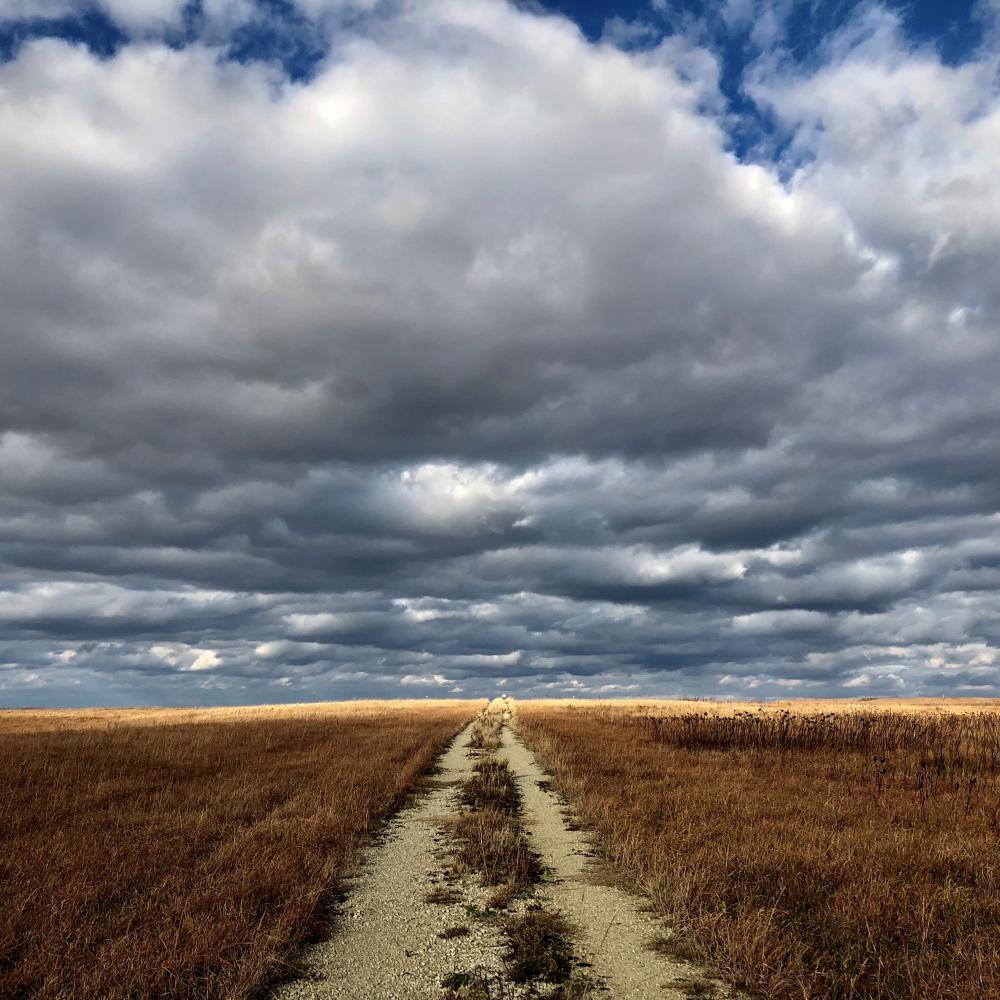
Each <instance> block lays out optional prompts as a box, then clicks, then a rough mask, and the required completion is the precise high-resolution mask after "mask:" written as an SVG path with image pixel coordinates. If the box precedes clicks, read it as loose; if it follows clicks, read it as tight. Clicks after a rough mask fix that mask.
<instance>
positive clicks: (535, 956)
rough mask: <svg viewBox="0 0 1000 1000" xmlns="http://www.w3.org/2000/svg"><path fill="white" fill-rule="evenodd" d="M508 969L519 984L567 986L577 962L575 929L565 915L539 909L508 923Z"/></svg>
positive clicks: (505, 954)
mask: <svg viewBox="0 0 1000 1000" xmlns="http://www.w3.org/2000/svg"><path fill="white" fill-rule="evenodd" d="M504 935H505V936H506V939H507V948H506V951H505V952H504V968H505V969H506V971H507V975H508V976H510V978H511V981H512V982H515V983H529V982H542V983H564V982H565V981H566V980H567V979H569V977H570V973H572V971H573V968H574V966H575V965H576V959H575V957H574V954H573V942H572V935H573V928H572V927H571V926H570V924H569V923H568V921H567V920H566V918H565V917H564V916H563V915H562V914H561V913H551V912H549V911H547V910H543V909H542V908H541V907H538V906H535V907H531V908H529V909H528V910H525V912H524V913H521V914H519V915H518V916H515V917H510V918H508V920H507V921H506V923H505V924H504Z"/></svg>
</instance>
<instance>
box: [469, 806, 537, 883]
mask: <svg viewBox="0 0 1000 1000" xmlns="http://www.w3.org/2000/svg"><path fill="white" fill-rule="evenodd" d="M453 829H454V832H455V835H456V837H457V839H458V844H459V846H458V852H457V858H458V861H459V863H460V864H461V865H462V866H463V867H464V868H466V869H468V870H471V871H475V872H478V874H479V875H480V877H481V878H482V880H483V882H484V883H485V884H486V885H504V886H506V887H508V890H509V893H508V894H509V895H517V894H518V893H520V892H523V891H524V890H525V889H528V888H529V887H530V886H532V885H534V884H535V883H536V882H538V880H539V879H540V878H541V875H542V864H541V861H540V860H539V858H538V855H537V854H536V853H535V852H534V851H533V850H532V849H531V847H530V846H529V844H528V841H527V839H526V838H525V836H524V832H523V831H522V829H521V824H520V821H519V820H518V819H517V818H516V817H513V816H511V815H510V814H509V813H506V812H503V811H501V810H499V809H489V808H487V809H479V810H477V811H476V812H469V813H463V814H462V815H460V816H458V817H457V818H456V819H455V821H454V823H453Z"/></svg>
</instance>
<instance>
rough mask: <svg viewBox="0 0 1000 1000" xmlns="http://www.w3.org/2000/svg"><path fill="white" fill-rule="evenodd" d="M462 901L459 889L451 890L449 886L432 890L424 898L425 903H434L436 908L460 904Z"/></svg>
mask: <svg viewBox="0 0 1000 1000" xmlns="http://www.w3.org/2000/svg"><path fill="white" fill-rule="evenodd" d="M461 901H462V894H461V893H460V892H459V891H458V890H457V889H451V888H448V887H447V886H438V887H437V888H436V889H431V891H430V892H429V893H427V895H426V896H424V902H425V903H433V904H434V905H435V906H447V905H448V904H450V903H460V902H461Z"/></svg>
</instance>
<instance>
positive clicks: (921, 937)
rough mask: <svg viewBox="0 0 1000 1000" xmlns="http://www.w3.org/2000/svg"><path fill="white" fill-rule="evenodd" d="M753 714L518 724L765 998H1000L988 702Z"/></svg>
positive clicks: (557, 712)
mask: <svg viewBox="0 0 1000 1000" xmlns="http://www.w3.org/2000/svg"><path fill="white" fill-rule="evenodd" d="M761 708H762V709H763V710H760V709H761ZM747 709H748V706H746V705H720V704H714V703H692V702H680V703H677V702H673V703H650V702H642V703H638V702H632V703H626V704H622V703H605V704H603V705H601V706H585V705H580V704H576V705H572V704H566V703H562V704H552V703H530V702H529V703H521V704H520V705H519V707H518V720H519V721H518V726H519V729H520V730H521V732H522V733H523V734H524V736H525V738H526V739H527V741H528V742H529V744H531V746H532V747H533V748H534V749H535V750H536V752H538V753H539V754H540V756H541V757H542V759H543V760H544V762H545V763H546V764H547V766H548V767H549V768H550V769H552V770H553V772H554V773H555V775H556V778H557V781H558V783H559V784H560V785H561V786H562V788H563V789H564V790H565V791H566V792H567V794H569V796H570V797H571V799H572V800H573V801H574V803H575V804H576V805H577V807H578V808H579V810H580V811H581V813H582V815H583V816H584V818H585V819H586V820H587V821H588V822H589V823H590V824H592V825H593V826H594V828H595V829H596V831H597V832H598V834H599V839H600V843H601V845H602V847H603V850H604V851H605V853H606V855H607V857H608V858H609V860H610V861H611V863H612V864H613V865H614V866H615V867H616V868H617V869H618V871H619V872H620V873H621V874H622V875H623V877H624V878H625V879H626V880H627V881H629V882H631V883H632V884H634V885H636V886H637V887H639V888H640V889H642V890H644V891H645V892H647V893H648V894H649V895H650V897H651V899H652V902H653V905H654V908H655V909H656V910H657V911H658V912H659V913H660V914H662V915H663V916H665V917H666V918H667V919H668V920H669V922H670V923H671V925H672V926H674V927H675V928H676V929H677V930H678V932H679V934H680V941H679V942H678V943H680V944H684V945H685V947H688V948H689V949H690V950H691V951H692V953H693V954H706V955H708V956H709V957H711V958H712V959H714V960H715V961H716V962H717V963H718V964H719V965H720V967H721V968H722V970H723V972H724V973H726V974H727V975H728V976H729V977H730V978H732V979H734V980H736V981H738V982H740V983H742V984H744V985H745V986H746V987H747V988H748V989H749V990H750V991H751V992H753V993H754V994H755V995H757V996H761V997H769V998H772V1000H793V998H794V1000H862V998H863V1000H918V998H919V1000H969V998H972V997H988V996H1000V850H998V843H1000V840H998V838H1000V773H998V772H1000V752H998V745H1000V736H998V734H1000V715H998V714H997V712H996V703H995V702H992V703H990V702H982V701H967V702H962V703H959V704H955V703H952V702H944V701H937V702H923V701H916V700H914V701H909V702H906V703H902V704H900V703H898V702H891V703H887V702H883V703H877V702H862V703H853V704H844V703H842V702H822V703H816V702H813V703H806V704H804V705H803V704H801V703H796V704H795V705H794V709H793V710H792V711H789V703H786V704H785V705H774V704H769V705H767V706H763V707H762V706H753V711H750V712H748V711H747ZM953 709H954V710H953ZM986 709H989V710H986Z"/></svg>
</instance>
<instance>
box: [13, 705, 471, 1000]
mask: <svg viewBox="0 0 1000 1000" xmlns="http://www.w3.org/2000/svg"><path fill="white" fill-rule="evenodd" d="M476 708H477V706H476V705H474V704H472V703H468V702H465V703H463V702H454V701H452V702H428V703H417V702H414V703H408V704H407V703H399V704H394V703H382V704H380V705H376V704H363V703H358V704H348V705H319V706H318V705H311V706H291V707H287V708H286V707H274V708H271V707H265V708H260V709H238V710H237V709H233V710H230V709H218V710H199V711H186V710H134V711H131V710H110V711H108V712H101V711H92V710H90V711H80V712H77V711H64V712H42V711H39V712H34V711H25V712H21V711H18V712H14V711H10V712H3V713H0V783H2V787H3V796H2V799H0V996H3V997H5V998H8V997H9V998H11V1000H14V998H21V997H24V998H27V997H32V998H36V997H37V998H52V1000H55V998H74V1000H84V998H98V997H99V998H102V1000H119V998H121V1000H124V998H126V997H128V998H138V997H177V998H191V1000H194V998H199V1000H204V998H215V997H218V998H221V997H226V998H229V1000H235V998H240V997H250V996H255V995H260V994H261V991H262V990H263V989H264V988H265V987H266V985H267V984H268V983H269V982H270V981H272V980H273V979H274V978H275V977H276V976H280V975H281V974H282V972H283V971H284V970H286V969H287V967H288V963H289V962H290V961H291V960H293V958H294V955H295V951H296V948H297V946H298V945H299V944H301V943H302V942H304V941H306V940H308V939H310V938H312V937H314V936H315V935H316V934H317V933H319V932H320V931H321V930H323V929H324V928H325V926H326V924H327V921H328V916H329V906H330V903H331V901H332V900H333V899H334V898H335V896H336V893H337V889H338V885H339V880H340V879H341V877H342V876H343V875H344V874H345V873H346V872H347V871H348V870H349V868H350V865H351V862H352V861H353V859H354V858H355V855H356V852H357V849H358V847H359V845H360V844H361V843H362V842H363V841H364V840H365V839H366V838H367V837H368V835H369V834H370V833H371V832H372V831H373V829H375V828H376V827H377V826H378V824H379V823H380V821H382V820H383V819H384V818H385V817H386V816H387V815H388V814H389V813H391V812H392V811H393V810H394V809H396V808H397V807H398V806H399V805H400V803H401V802H402V801H403V799H404V798H405V797H406V795H407V792H408V790H409V789H410V788H411V787H412V786H413V785H414V783H415V782H416V780H417V779H418V778H419V777H420V776H421V775H423V774H425V773H427V772H428V770H429V769H430V768H431V767H432V765H433V763H434V761H435V759H436V758H437V756H438V754H439V753H440V752H441V750H442V749H443V748H444V747H445V745H446V744H447V743H448V741H449V740H450V739H451V738H452V737H453V736H454V734H455V733H456V732H457V731H458V730H459V729H460V728H461V727H462V725H463V724H464V723H465V722H466V721H468V719H469V718H470V717H471V716H472V715H473V714H474V712H475V710H476Z"/></svg>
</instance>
